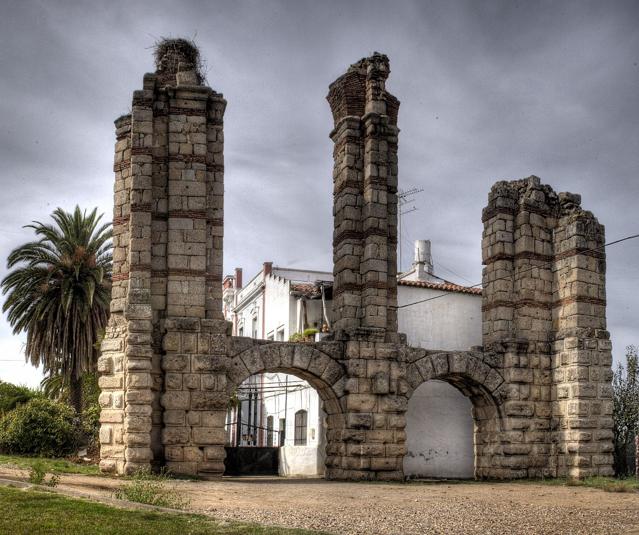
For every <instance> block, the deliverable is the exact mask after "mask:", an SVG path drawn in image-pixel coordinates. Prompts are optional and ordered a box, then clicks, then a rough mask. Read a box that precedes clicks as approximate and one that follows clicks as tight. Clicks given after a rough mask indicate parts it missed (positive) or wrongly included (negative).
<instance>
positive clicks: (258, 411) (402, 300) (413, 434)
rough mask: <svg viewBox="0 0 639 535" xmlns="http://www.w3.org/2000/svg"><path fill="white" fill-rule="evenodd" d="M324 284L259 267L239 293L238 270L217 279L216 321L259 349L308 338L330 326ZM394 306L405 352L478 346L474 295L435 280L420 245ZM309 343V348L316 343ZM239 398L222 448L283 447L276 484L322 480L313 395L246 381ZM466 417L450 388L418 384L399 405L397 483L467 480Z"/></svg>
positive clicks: (317, 276) (268, 380)
mask: <svg viewBox="0 0 639 535" xmlns="http://www.w3.org/2000/svg"><path fill="white" fill-rule="evenodd" d="M332 278H333V277H332V274H331V273H328V272H321V271H309V270H299V269H286V268H278V267H273V265H272V263H270V262H265V263H264V265H263V269H262V271H260V272H259V273H258V274H257V275H256V276H255V277H253V279H251V281H250V282H249V283H248V284H247V286H246V287H242V270H241V269H238V270H236V272H235V274H234V275H227V276H226V277H225V279H224V303H225V317H226V319H227V320H228V321H231V322H232V323H233V329H234V334H236V335H239V336H248V335H249V334H247V333H251V334H250V336H252V337H253V338H259V339H264V340H277V341H283V340H287V339H288V338H287V337H290V336H292V335H294V334H295V333H302V332H304V330H305V329H307V328H310V329H315V330H318V328H319V327H320V326H328V325H330V321H331V315H332V284H333V281H332ZM322 292H323V294H324V301H322V299H321V296H322ZM397 296H398V305H399V310H398V324H399V330H400V332H402V333H404V334H405V335H406V338H407V342H408V344H409V345H411V346H413V347H436V348H438V349H441V350H453V351H454V350H466V349H470V348H471V347H472V346H479V345H481V290H479V289H476V288H469V287H465V286H461V285H457V284H453V283H450V282H448V281H446V280H443V279H442V278H440V277H437V276H436V275H435V274H434V270H433V259H432V255H431V244H430V242H429V241H426V240H419V241H417V242H416V243H415V256H414V261H413V264H412V267H411V269H410V270H408V271H407V272H405V273H401V274H400V275H399V276H398V285H397ZM402 307H404V308H402ZM246 326H250V328H249V329H248V330H247V328H246ZM315 336H316V337H317V339H318V340H319V339H321V337H322V334H321V332H318V333H317V335H315ZM241 397H242V399H241V401H239V403H238V406H237V407H232V408H231V409H230V410H229V417H228V421H229V426H228V429H229V444H231V445H243V446H250V445H255V446H272V445H278V444H279V445H281V446H283V449H282V450H281V451H280V467H281V470H280V473H281V474H282V475H321V474H323V472H324V456H325V455H324V452H323V451H322V447H324V446H325V443H324V442H323V441H322V436H323V433H324V426H323V418H324V414H323V411H322V410H321V403H320V399H319V396H318V394H317V392H316V391H315V390H314V389H313V388H312V387H311V386H310V385H309V384H308V383H307V382H305V381H300V380H299V379H298V378H297V377H295V376H290V375H286V374H263V375H259V376H253V377H250V378H249V379H248V380H247V381H246V382H245V383H244V384H243V386H242V387H241ZM300 411H303V412H304V413H305V418H306V422H307V428H308V429H307V432H305V437H307V439H305V440H304V441H300V440H297V435H299V426H298V425H297V424H299V412H300ZM471 412H472V405H471V404H470V402H469V401H468V399H467V398H466V397H465V396H464V395H463V394H461V393H460V392H459V391H457V390H456V389H455V388H454V387H451V386H450V385H447V384H446V383H443V382H439V381H430V382H428V383H424V385H422V386H421V387H420V388H419V389H418V390H417V391H416V392H415V394H414V396H413V398H412V400H411V402H410V403H409V405H408V410H407V425H406V430H407V449H408V451H407V455H406V458H405V460H404V473H405V474H406V475H407V476H408V477H437V478H444V477H455V478H470V477H473V470H474V466H473V419H472V414H471ZM238 414H239V415H244V417H243V418H238ZM238 421H242V422H243V426H244V427H243V428H244V429H245V430H247V429H253V430H254V431H253V432H251V433H248V434H247V433H241V434H240V435H237V433H238V427H237V422H238ZM435 429H436V430H437V432H434V430H435ZM296 430H297V434H296ZM238 436H239V437H244V439H238V438H237V437H238ZM246 437H248V439H247V438H246ZM253 437H257V439H256V440H254V439H253ZM268 437H275V439H272V440H269V438H268ZM284 437H285V438H284ZM278 440H279V442H278ZM302 442H303V443H302Z"/></svg>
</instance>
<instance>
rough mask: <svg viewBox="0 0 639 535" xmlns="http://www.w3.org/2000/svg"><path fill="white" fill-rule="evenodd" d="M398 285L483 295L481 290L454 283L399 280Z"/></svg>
mask: <svg viewBox="0 0 639 535" xmlns="http://www.w3.org/2000/svg"><path fill="white" fill-rule="evenodd" d="M397 284H399V285H400V286H413V287H415V288H428V289H430V290H442V291H444V292H457V293H462V294H473V295H481V288H471V287H470V286H460V285H459V284H453V283H452V282H430V281H412V280H404V279H399V280H398V281H397Z"/></svg>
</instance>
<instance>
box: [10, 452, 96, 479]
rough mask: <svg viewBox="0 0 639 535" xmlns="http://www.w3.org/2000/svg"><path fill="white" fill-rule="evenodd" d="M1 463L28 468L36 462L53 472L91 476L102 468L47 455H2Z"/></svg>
mask: <svg viewBox="0 0 639 535" xmlns="http://www.w3.org/2000/svg"><path fill="white" fill-rule="evenodd" d="M0 464H4V465H7V466H11V467H13V468H22V469H24V470H28V469H29V468H31V467H32V466H33V465H34V464H41V465H42V467H43V468H44V469H45V470H46V471H47V472H49V473H52V474H85V475H90V476H98V475H100V469H99V468H98V467H97V466H96V465H95V464H76V463H72V462H71V461H67V460H66V459H49V458H47V457H24V456H21V455H0Z"/></svg>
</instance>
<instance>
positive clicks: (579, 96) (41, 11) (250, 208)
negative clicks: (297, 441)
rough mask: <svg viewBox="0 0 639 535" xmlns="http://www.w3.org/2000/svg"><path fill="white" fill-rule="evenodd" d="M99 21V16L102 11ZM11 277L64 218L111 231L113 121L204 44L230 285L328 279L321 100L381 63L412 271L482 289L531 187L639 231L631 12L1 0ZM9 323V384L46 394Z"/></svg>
mask: <svg viewBox="0 0 639 535" xmlns="http://www.w3.org/2000/svg"><path fill="white" fill-rule="evenodd" d="M96 5H98V6H100V7H96ZM1 7H2V10H1V16H0V72H1V73H2V75H1V76H0V97H1V98H0V117H1V122H0V158H1V165H0V183H1V185H2V196H1V200H0V276H4V274H5V273H6V269H5V263H6V257H7V254H8V253H9V252H10V251H11V249H13V248H14V247H15V246H17V245H18V244H21V243H23V242H25V241H27V240H29V239H30V238H31V235H30V233H29V231H28V230H25V229H22V228H21V226H22V225H24V224H27V223H29V222H30V221H31V220H34V219H39V220H46V219H47V217H48V214H50V213H51V211H52V210H54V209H55V208H56V207H58V206H61V207H63V208H65V209H67V210H71V209H72V208H73V207H74V206H75V205H76V204H79V205H80V206H81V207H86V208H92V207H94V206H98V207H99V209H100V210H101V211H103V212H104V213H105V214H106V215H105V218H108V219H110V218H111V213H112V190H113V172H112V162H113V144H114V127H113V120H114V119H115V118H116V117H118V116H119V115H121V114H122V113H125V112H127V111H129V109H130V105H131V94H132V91H133V90H135V89H139V88H141V86H142V75H143V74H144V73H145V72H150V71H153V70H154V67H153V61H152V50H151V47H152V46H153V44H154V42H155V41H156V40H157V39H159V38H160V37H162V36H170V37H181V36H185V37H190V38H194V39H195V41H196V42H197V43H198V45H199V46H200V49H201V53H202V55H203V57H204V59H205V60H206V62H207V65H208V72H207V80H208V83H209V85H211V86H212V87H213V88H214V89H215V90H216V91H219V92H222V93H223V94H224V96H225V97H226V99H227V101H228V108H227V112H226V120H225V140H226V146H225V152H226V155H225V157H226V160H225V164H226V175H225V181H226V186H225V189H226V198H225V202H226V217H225V255H224V269H225V272H227V273H230V272H231V271H232V270H233V268H234V267H236V266H241V267H243V268H244V272H245V277H250V276H252V275H253V274H254V273H255V272H256V271H257V270H258V269H259V268H260V265H261V263H262V262H263V261H268V260H272V261H273V262H274V263H275V264H276V265H279V266H287V267H303V268H308V269H325V270H331V269H332V267H331V262H332V260H331V255H332V253H331V233H332V221H331V191H332V183H331V172H332V143H331V141H330V140H329V138H328V134H329V132H330V130H331V127H332V119H331V114H330V110H329V107H328V104H327V102H326V100H325V96H326V94H327V88H328V84H329V83H330V82H332V81H333V80H334V79H335V78H336V77H337V76H339V75H340V74H342V73H343V72H344V71H345V69H346V68H347V67H348V65H349V64H351V63H353V62H355V61H357V60H358V59H360V58H361V57H363V56H367V55H370V54H371V53H372V52H373V51H380V52H383V53H385V54H387V55H388V56H389V57H390V61H391V70H392V73H391V75H390V79H389V82H388V89H389V90H390V91H391V92H392V93H394V94H395V95H396V96H397V97H398V98H399V99H400V101H401V103H402V104H401V108H400V115H399V126H400V129H401V134H400V143H399V164H400V167H399V177H400V186H401V187H402V188H403V189H409V188H412V187H417V188H423V189H424V191H423V193H420V194H419V195H417V196H416V197H415V199H414V202H413V204H414V205H415V206H416V207H417V208H418V210H417V211H416V212H412V213H410V214H408V215H406V216H405V219H404V228H405V232H404V236H403V237H402V238H403V239H402V242H403V245H404V247H403V252H404V254H403V266H404V268H406V267H407V266H408V264H409V263H410V260H411V254H412V246H411V243H412V242H413V240H415V239H430V240H432V246H433V255H434V262H435V270H436V272H437V273H438V274H439V275H440V276H442V277H445V278H447V279H449V280H453V281H455V282H459V283H461V284H469V283H476V282H478V281H480V280H481V251H480V241H481V230H482V224H481V209H482V207H483V206H484V205H485V203H486V199H487V194H488V190H489V189H490V186H491V185H492V183H493V182H495V181H496V180H501V179H515V178H522V177H526V176H529V175H531V174H535V175H538V176H540V177H541V179H542V181H543V182H545V183H548V184H550V185H552V186H553V188H555V190H556V191H573V192H576V193H581V195H582V199H583V200H582V204H583V206H584V207H585V208H586V209H589V210H591V211H593V212H594V213H595V215H597V216H598V218H599V220H600V221H601V222H602V223H604V224H605V225H606V234H607V239H608V241H612V240H615V239H617V238H621V237H623V236H627V235H630V234H637V233H639V212H638V201H639V65H638V64H639V3H638V2H636V1H628V2H613V1H606V2H602V1H598V2H586V1H576V2H568V1H562V2H559V1H555V2H535V1H530V0H528V1H525V2H515V1H504V2H498V1H492V2H491V1H482V2H479V1H468V2H460V1H439V2H427V1H422V2H419V1H414V2H413V1H404V2H402V1H393V2H356V1H345V0H342V1H339V2H321V1H318V0H316V1H312V2H302V1H297V0H295V1H294V0H291V1H288V2H275V1H272V2H267V1H255V2H244V1H234V2H231V1H229V2H213V1H209V2H188V1H184V0H182V1H180V2H175V1H162V0H154V1H152V2H135V1H128V2H118V1H113V0H111V1H109V2H100V3H98V2H79V1H78V2H62V1H58V2H56V1H52V0H47V1H41V2H37V1H28V0H17V1H12V0H1ZM638 266H639V240H633V241H628V242H625V243H624V244H620V245H617V246H613V247H611V248H610V249H609V250H608V319H609V329H610V331H611V333H612V339H613V344H614V353H615V358H616V359H619V358H620V357H621V356H622V355H623V353H624V347H625V346H626V345H627V344H631V343H633V344H639V331H638V329H637V323H638V319H637V318H638V317H639V303H638V302H637V298H638V297H639V291H638V288H639V280H638V279H639V277H638V273H639V268H638ZM22 343H23V338H21V337H14V336H12V334H11V329H10V327H9V326H8V324H7V323H6V320H5V319H4V317H3V318H2V320H0V379H3V380H9V381H14V382H19V383H27V384H31V385H34V384H37V383H38V382H39V380H40V378H41V377H40V375H39V373H38V372H37V371H35V370H34V369H33V368H32V367H30V366H28V365H24V364H23V363H22V359H23V357H22V353H21V346H22Z"/></svg>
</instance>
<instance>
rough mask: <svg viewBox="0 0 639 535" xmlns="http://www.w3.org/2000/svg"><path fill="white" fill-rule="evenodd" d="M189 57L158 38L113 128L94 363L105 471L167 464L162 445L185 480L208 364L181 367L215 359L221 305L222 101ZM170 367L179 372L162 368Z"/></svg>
mask: <svg viewBox="0 0 639 535" xmlns="http://www.w3.org/2000/svg"><path fill="white" fill-rule="evenodd" d="M197 57H198V51H197V49H195V48H194V47H193V46H192V45H190V44H189V43H188V42H186V41H183V40H180V39H176V40H167V41H164V42H163V43H161V44H160V45H159V47H158V53H157V54H156V59H157V70H156V72H155V73H154V74H147V75H145V76H144V85H143V90H141V91H136V92H134V95H133V106H132V113H131V114H130V115H128V116H125V117H122V118H120V119H118V121H116V128H117V137H118V141H117V144H116V166H115V171H116V186H115V209H114V210H115V211H114V236H115V238H114V293H113V301H112V304H111V312H112V316H111V321H110V324H109V329H108V330H107V333H106V337H105V341H104V343H103V347H102V349H103V357H102V359H101V361H100V370H101V372H102V374H103V375H102V377H101V378H100V386H101V388H102V390H103V393H102V395H101V404H102V407H103V411H102V416H101V421H102V423H103V425H102V429H101V433H100V436H101V442H102V454H101V455H102V463H101V466H102V469H103V470H105V471H114V472H117V473H130V472H133V471H135V470H137V469H139V468H142V467H146V466H149V465H150V463H152V462H155V464H157V465H161V464H164V463H165V461H167V460H168V461H169V462H171V459H169V458H165V450H166V446H171V447H172V448H173V449H171V450H170V451H169V453H170V455H171V456H172V458H179V461H177V462H182V463H191V464H188V465H184V466H185V467H186V468H189V469H188V470H185V471H186V472H188V473H194V472H197V471H198V470H200V469H207V468H211V466H209V465H206V464H205V461H207V460H209V459H210V458H211V456H210V455H209V453H210V452H209V453H207V452H206V451H205V449H206V446H207V445H208V444H209V442H210V437H207V436H204V435H205V434H204V433H203V432H201V431H195V430H194V429H193V426H204V425H205V423H202V422H203V419H205V417H203V416H202V415H201V414H200V411H204V412H206V411H208V410H209V409H210V407H208V406H207V403H206V402H205V401H202V399H201V398H202V396H200V397H199V398H198V397H197V393H198V392H201V391H202V390H206V389H207V386H206V385H205V383H206V382H207V379H204V378H203V377H204V376H205V375H208V374H209V371H210V367H211V366H210V364H207V365H196V364H195V363H192V362H191V361H192V357H193V358H195V356H197V355H202V354H203V353H207V352H209V353H207V354H208V355H211V357H210V358H213V357H212V355H219V353H220V351H222V350H221V349H220V347H224V343H223V342H220V341H219V340H218V342H217V345H216V346H215V347H216V348H217V349H216V350H212V349H211V344H212V342H211V337H212V336H221V337H222V338H224V336H225V335H226V332H227V326H226V323H225V322H224V321H223V319H222V301H221V288H222V238H223V200H222V199H223V197H222V196H223V174H224V161H223V142H224V139H223V132H222V129H223V123H222V119H223V115H224V109H225V107H226V102H225V100H224V99H223V98H222V95H220V94H217V93H215V92H214V91H213V90H211V89H210V88H208V87H206V86H204V85H202V83H201V77H200V75H199V73H198V71H197ZM199 333H205V334H199ZM175 340H178V342H177V344H178V346H177V347H178V350H179V351H180V354H179V357H180V358H177V357H176V356H175V355H174V354H173V353H174V352H175V347H176V346H175V344H176V342H175ZM167 359H168V360H167ZM176 361H180V362H184V366H182V367H181V368H179V369H174V368H175V366H176V364H175V362H176ZM206 384H208V383H206ZM192 394H193V396H194V398H193V400H192V399H191V395H192ZM196 398H197V399H196ZM191 403H193V406H191ZM190 409H193V411H191V410H190ZM180 411H183V412H184V414H183V415H182V416H183V418H181V419H180V414H181V413H180ZM216 425H217V423H216ZM215 443H216V444H217V443H218V441H217V439H216V442H215ZM176 448H182V449H181V450H180V451H181V452H182V453H181V456H180V455H178V454H177V453H176V451H175V449H176ZM189 448H190V449H189ZM195 450H197V451H198V452H199V453H197V454H196V452H195ZM216 455H217V457H219V451H218V452H217V454H216ZM203 463H204V464H203ZM217 469H219V466H218V467H217Z"/></svg>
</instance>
